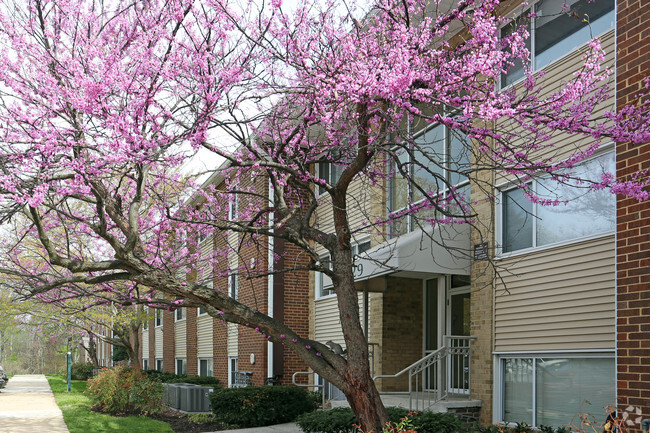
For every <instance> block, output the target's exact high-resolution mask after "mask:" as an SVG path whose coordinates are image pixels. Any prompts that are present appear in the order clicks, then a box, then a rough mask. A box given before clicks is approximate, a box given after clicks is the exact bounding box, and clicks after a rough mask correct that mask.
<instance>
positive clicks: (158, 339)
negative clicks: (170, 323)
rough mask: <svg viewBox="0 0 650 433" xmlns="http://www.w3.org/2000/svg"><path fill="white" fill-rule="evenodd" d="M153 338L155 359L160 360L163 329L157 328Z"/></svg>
mask: <svg viewBox="0 0 650 433" xmlns="http://www.w3.org/2000/svg"><path fill="white" fill-rule="evenodd" d="M154 336H155V337H156V340H155V341H154V345H155V347H156V352H155V356H156V358H161V359H162V357H163V329H162V327H158V328H156V329H155V331H154Z"/></svg>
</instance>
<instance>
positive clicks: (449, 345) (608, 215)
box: [142, 0, 650, 430]
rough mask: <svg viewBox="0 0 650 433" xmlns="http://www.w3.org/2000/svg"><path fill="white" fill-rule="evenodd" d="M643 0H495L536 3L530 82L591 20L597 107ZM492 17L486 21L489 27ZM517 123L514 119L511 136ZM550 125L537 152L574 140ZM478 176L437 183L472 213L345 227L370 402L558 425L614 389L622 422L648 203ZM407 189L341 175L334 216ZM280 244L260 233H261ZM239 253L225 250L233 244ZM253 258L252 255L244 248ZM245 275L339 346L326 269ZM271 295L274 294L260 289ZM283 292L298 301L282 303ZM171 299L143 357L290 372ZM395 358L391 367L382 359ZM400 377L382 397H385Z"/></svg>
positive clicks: (649, 222)
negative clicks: (598, 64) (601, 77)
mask: <svg viewBox="0 0 650 433" xmlns="http://www.w3.org/2000/svg"><path fill="white" fill-rule="evenodd" d="M564 3H566V4H567V5H568V6H569V7H571V8H573V9H574V10H576V11H578V12H579V14H580V16H584V14H587V15H588V16H589V21H590V25H589V26H587V25H585V23H584V22H583V21H582V20H581V19H575V16H572V15H568V14H562V13H560V12H561V11H562V6H563V4H564ZM644 3H645V2H644V1H643V0H597V1H596V2H589V1H587V0H569V1H563V0H532V1H529V2H527V3H526V5H524V6H522V5H521V4H520V2H510V3H509V8H507V9H505V10H504V13H506V14H508V15H509V16H511V17H512V18H513V19H516V18H517V17H518V16H520V15H522V14H528V13H530V11H533V12H535V13H536V14H537V17H535V18H532V19H531V20H530V21H529V22H528V24H527V25H528V26H529V32H530V34H531V55H532V59H531V61H532V65H533V67H534V69H535V70H536V71H542V70H543V71H545V76H544V78H543V80H544V83H545V91H548V92H552V91H554V90H556V89H558V88H559V87H560V86H562V83H563V82H565V81H566V80H568V79H569V78H570V77H571V76H572V74H573V73H574V72H575V71H577V70H578V69H579V68H580V66H581V60H582V55H583V53H584V51H585V49H586V44H587V43H588V41H589V40H590V38H591V36H598V37H599V38H600V40H601V43H602V46H603V47H604V49H605V51H606V52H607V57H606V60H605V64H606V65H607V66H609V67H611V68H613V69H614V70H615V71H616V73H615V74H614V75H613V76H612V77H611V83H612V86H614V87H615V88H616V94H615V95H612V97H611V99H610V100H609V101H608V102H607V103H605V104H602V106H599V107H597V110H596V115H597V114H598V113H602V112H604V111H605V110H613V109H616V108H620V107H622V106H623V105H625V104H629V103H633V102H635V94H636V93H637V92H638V91H640V90H641V87H642V80H643V79H644V78H646V77H647V76H648V71H649V70H650V43H649V42H648V40H650V38H649V36H650V34H648V29H649V28H650V10H649V9H648V8H647V6H648V5H645V4H644ZM644 6H646V7H645V8H644ZM509 28H511V27H508V26H504V29H503V33H504V34H507V32H508V31H510V30H509ZM521 73H522V71H521V69H518V68H513V69H511V70H510V72H509V73H508V74H507V75H504V76H503V77H502V82H501V83H499V85H500V86H502V87H508V86H515V87H517V86H520V85H521V84H520V78H521ZM419 137H421V139H422V140H424V141H426V140H430V141H432V142H433V141H437V142H439V143H443V145H444V149H446V150H445V151H444V152H442V153H443V154H446V155H455V158H454V160H453V161H452V160H451V158H450V160H449V164H452V163H454V164H458V163H461V164H475V163H477V162H479V161H477V160H476V158H478V157H480V156H477V155H473V156H470V155H469V154H468V155H462V154H458V152H460V150H458V151H457V150H456V149H457V148H456V147H455V146H457V145H458V143H457V141H456V139H455V138H454V136H453V135H452V134H450V133H449V131H447V130H446V129H445V128H444V127H440V126H438V127H427V128H423V129H422V131H421V134H420V135H419ZM526 139H527V137H526V136H525V134H522V136H521V140H526ZM554 139H555V140H556V142H557V146H556V147H555V153H554V157H555V158H562V156H563V155H564V156H568V155H569V154H570V153H571V152H575V151H576V150H579V149H584V148H587V147H588V146H589V145H590V144H592V141H590V140H589V139H585V138H578V139H576V137H575V136H571V135H569V134H560V135H557V136H556V137H554ZM458 149H460V147H459V148H458ZM649 153H650V146H648V145H645V146H630V145H628V144H625V143H618V144H614V143H609V144H605V145H604V146H601V149H600V150H599V151H598V152H597V153H596V154H594V155H593V157H591V158H589V159H587V160H585V161H584V162H583V163H582V164H581V165H580V167H578V168H577V170H578V171H579V172H580V173H581V175H583V176H591V175H598V174H599V173H600V172H602V171H610V172H613V171H616V172H617V175H618V176H619V177H621V178H623V177H625V176H628V175H629V174H631V173H633V172H636V171H638V170H640V169H647V168H648V166H649V165H650V162H649V161H650V158H649V157H648V155H649ZM539 156H540V157H543V156H544V155H539ZM442 163H443V165H444V164H446V162H445V161H443V162H442ZM316 169H317V170H318V172H319V177H321V178H325V179H328V180H330V181H333V180H335V178H336V176H338V175H339V173H337V167H336V166H335V165H332V164H330V163H326V162H324V163H321V164H319V165H318V167H317V168H316ZM483 175H484V176H486V179H485V180H486V181H488V182H490V183H491V184H493V185H496V189H495V190H494V191H484V190H482V189H480V188H478V187H477V186H476V185H474V184H470V183H469V182H467V181H465V180H464V179H462V177H459V178H457V179H454V178H452V177H451V176H452V174H451V171H450V174H449V176H450V178H449V182H450V183H451V184H454V185H456V187H457V188H459V189H463V190H464V191H468V192H469V193H470V194H471V198H472V200H473V201H475V202H477V203H480V204H479V205H477V206H476V210H477V211H478V213H479V218H478V220H479V222H480V223H479V224H478V227H477V228H476V229H471V230H470V228H469V227H467V226H463V225H459V226H453V227H446V226H438V227H423V226H421V225H419V224H417V222H416V221H414V220H413V219H412V218H410V217H406V218H404V219H403V220H402V221H399V222H398V223H396V224H393V225H392V226H390V227H387V228H386V229H385V231H383V232H377V231H376V230H371V229H367V230H364V229H359V230H357V231H356V232H355V235H354V244H355V246H354V248H355V251H354V252H355V254H356V255H357V258H356V261H355V274H356V277H357V280H356V281H357V289H358V291H359V293H358V300H359V311H360V315H361V321H362V325H363V327H364V331H365V334H366V337H367V341H368V344H369V349H370V353H371V368H372V370H373V375H374V376H376V377H377V378H376V383H377V385H378V387H379V389H380V391H382V392H383V393H384V394H386V395H387V402H388V404H390V402H397V403H398V404H404V401H407V402H410V403H411V404H412V403H413V402H416V403H418V404H420V403H421V404H422V406H419V407H418V408H420V409H421V408H423V407H425V408H428V407H432V405H434V406H435V407H433V408H434V409H436V410H456V411H468V412H471V413H473V414H477V415H478V416H479V418H480V420H481V421H482V422H484V423H492V422H525V423H527V424H529V425H535V426H540V425H555V426H558V425H563V424H567V423H569V422H572V421H576V420H577V418H576V416H577V415H578V414H580V413H584V412H586V413H590V414H592V415H593V416H594V417H595V420H596V421H600V420H602V419H604V417H605V416H606V415H607V413H608V412H609V411H610V410H611V409H610V408H611V407H613V406H616V405H617V406H618V407H619V408H623V409H627V408H629V407H633V409H630V410H632V412H633V415H630V416H631V417H633V418H634V424H633V425H631V426H629V427H630V429H632V430H635V429H637V430H638V429H640V421H641V419H642V418H650V400H649V399H650V390H649V389H648V383H649V381H648V378H649V377H650V376H649V374H650V370H649V369H650V367H649V366H650V357H649V356H648V353H650V352H648V350H649V349H648V345H649V344H650V334H649V333H648V331H649V330H650V324H649V323H648V322H649V319H648V317H650V295H648V293H649V292H648V291H647V290H645V289H646V288H648V287H650V276H649V275H650V266H649V263H650V262H648V256H649V255H650V252H648V251H650V248H649V247H650V243H649V242H648V239H650V238H649V236H650V235H649V234H648V227H650V205H649V204H648V203H647V202H645V203H639V202H636V201H633V200H630V199H625V198H620V197H619V198H617V197H615V196H614V195H612V194H610V193H608V192H605V191H601V192H596V191H594V192H589V193H585V191H584V190H582V189H579V188H578V189H576V188H571V187H564V188H561V189H558V187H557V185H552V183H551V182H549V181H548V178H545V177H544V176H539V177H537V178H535V179H533V180H528V181H527V182H528V183H529V185H530V188H532V189H533V190H535V191H536V192H537V194H540V195H544V193H545V192H544V191H546V192H547V193H548V194H559V195H561V196H566V199H571V202H570V203H569V204H568V205H567V206H563V207H554V208H549V207H543V206H538V205H535V204H533V203H531V202H530V201H528V200H526V199H525V198H524V196H523V194H522V192H521V189H520V188H518V186H520V185H519V184H518V183H517V182H516V180H515V179H513V178H511V177H508V176H507V175H504V174H501V173H493V172H492V173H487V172H486V173H484V174H483ZM211 181H212V182H218V180H217V179H212V180H211ZM320 193H321V192H320V191H318V194H320ZM410 194H413V192H411V191H409V186H408V182H404V181H403V180H402V179H400V178H398V177H396V178H394V179H392V180H391V181H388V183H387V184H386V185H384V187H383V188H379V187H374V186H372V185H369V184H366V183H364V181H363V179H359V180H357V181H356V182H355V183H354V184H353V185H352V189H351V190H350V196H351V197H354V198H355V203H357V204H358V206H356V207H355V208H354V209H351V213H350V220H351V226H352V227H356V228H359V227H363V226H364V222H367V221H369V220H370V219H371V218H374V217H376V216H378V215H384V214H385V212H387V211H389V212H398V211H399V210H400V209H401V208H402V207H403V206H404V205H405V203H406V201H405V199H404V197H405V196H409V195H410ZM322 200H323V202H322V203H321V206H322V208H323V211H322V212H321V213H320V214H319V216H320V217H321V218H322V219H321V220H320V221H319V227H320V228H321V229H323V230H328V229H331V227H333V221H331V219H328V218H331V217H330V216H328V215H330V214H331V213H328V212H327V206H328V204H327V200H328V198H327V197H326V195H324V194H323V196H322ZM478 228H480V230H478ZM202 242H203V243H202V244H201V248H205V249H206V254H208V253H209V251H211V250H212V249H214V248H215V245H216V241H213V240H210V239H206V240H203V241H202ZM283 248H286V247H285V245H281V244H275V245H272V246H269V248H268V249H269V250H276V251H280V250H281V249H283ZM319 253H320V254H321V256H320V260H321V262H322V263H325V262H327V260H329V258H328V255H327V253H326V251H325V250H319ZM243 257H244V258H242V257H238V258H233V260H250V257H248V258H246V257H245V255H243ZM266 263H268V261H267V259H261V261H260V262H259V265H260V266H266ZM201 272H208V271H206V270H205V269H204V270H200V271H197V273H198V274H199V276H198V277H197V278H210V276H209V272H208V274H201ZM214 281H215V286H216V287H218V289H222V288H223V290H226V288H228V290H230V291H231V293H237V290H239V295H238V296H252V294H253V291H252V290H251V291H249V292H247V291H248V290H250V289H248V288H244V287H242V286H241V282H239V284H240V285H239V286H238V287H239V288H238V289H236V288H234V289H233V286H235V287H237V282H233V280H232V279H228V281H225V280H224V281H217V279H214ZM256 284H258V285H259V286H258V289H259V290H257V291H255V293H257V294H259V293H264V292H265V290H266V293H268V296H267V297H266V298H263V300H262V301H261V302H262V304H261V307H262V308H267V309H269V311H270V309H271V304H273V314H274V315H276V317H283V318H284V320H285V321H288V322H291V321H293V322H291V323H292V326H294V329H301V330H302V331H303V332H304V333H305V335H307V334H308V335H309V336H310V338H313V339H315V340H318V341H321V342H327V341H331V342H333V343H336V344H339V345H341V346H342V347H343V349H345V347H344V346H345V345H344V339H343V335H342V331H341V326H340V320H339V315H338V308H337V302H336V295H335V294H334V293H333V290H332V283H331V281H330V280H329V279H328V277H327V276H325V275H322V274H320V273H313V272H312V273H309V274H307V273H305V274H287V275H286V276H285V277H284V280H282V279H280V278H274V279H271V278H269V277H267V278H266V279H264V278H261V279H259V280H258V281H257V282H256ZM264 288H266V289H264ZM247 293H248V294H247ZM271 298H272V299H273V301H271V300H270V299H271ZM257 299H258V301H259V298H257ZM278 299H282V300H284V307H278V306H277V303H278V302H279V301H278ZM293 303H297V304H299V305H301V306H308V308H290V307H288V306H289V305H292V304H293ZM179 311H181V310H177V311H176V312H172V313H167V312H163V313H160V319H158V318H156V319H155V320H154V321H152V322H151V323H150V326H149V329H148V332H145V334H144V336H143V341H142V347H143V354H145V357H144V361H143V362H145V364H144V365H145V366H147V365H148V366H149V367H150V368H158V369H164V370H165V371H178V372H181V371H187V372H188V373H190V374H202V375H203V374H208V375H210V374H213V375H215V376H217V377H219V378H220V379H221V380H222V382H223V383H224V384H225V383H228V384H229V385H231V386H232V385H237V380H236V379H235V378H236V377H240V376H241V374H240V373H241V372H251V373H252V374H251V376H250V377H251V379H252V383H255V384H261V383H263V379H265V378H267V377H272V376H274V375H276V374H281V375H282V376H281V377H282V379H281V380H282V382H283V383H289V381H290V380H289V377H290V375H291V373H292V372H295V371H307V368H306V367H305V366H304V365H301V364H300V363H299V362H298V361H297V360H295V359H292V358H291V355H290V354H289V353H284V352H281V348H277V347H273V346H272V345H270V344H269V343H267V342H266V341H264V339H263V338H261V337H259V336H258V335H253V334H251V333H250V331H248V330H242V329H238V327H237V326H235V325H225V324H222V323H220V321H218V320H215V319H213V318H212V317H210V316H207V315H204V314H203V313H202V312H201V311H200V310H198V311H197V310H189V309H188V310H187V311H186V312H184V313H183V312H179ZM280 315H281V316H280ZM165 330H168V331H165ZM172 330H173V331H172ZM278 349H279V350H278ZM280 352H281V354H279V353H280ZM146 363H148V364H146ZM409 366H411V367H412V368H411V370H409V369H408V368H407V367H409ZM234 372H237V374H235V373H234ZM399 372H403V374H401V375H398V376H395V374H396V373H399ZM411 373H412V374H411ZM409 375H410V377H409ZM393 376H394V377H393ZM313 383H314V384H322V385H324V386H325V389H326V392H327V394H328V396H329V397H330V398H331V399H333V400H336V399H342V396H341V395H340V393H337V390H336V389H334V388H333V387H331V386H329V384H327V383H326V382H324V381H323V380H322V379H321V378H319V377H318V376H317V375H314V378H313ZM408 392H410V396H408V395H407V396H406V400H402V401H401V403H400V400H399V399H398V397H400V396H402V397H403V396H404V393H408ZM409 397H410V399H409ZM389 398H392V400H389ZM405 404H409V403H405ZM425 405H426V406H425Z"/></svg>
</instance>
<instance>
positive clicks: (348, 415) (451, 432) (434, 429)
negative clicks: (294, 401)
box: [296, 407, 466, 433]
mask: <svg viewBox="0 0 650 433" xmlns="http://www.w3.org/2000/svg"><path fill="white" fill-rule="evenodd" d="M386 411H387V412H388V418H389V419H390V421H391V422H392V423H394V424H399V423H400V422H401V421H402V420H403V419H404V418H406V417H408V420H409V422H410V423H411V424H413V426H415V428H416V430H417V431H418V432H419V433H455V432H461V431H464V430H466V425H465V424H464V423H463V422H462V421H461V420H459V419H458V418H456V416H454V415H453V414H450V413H433V412H421V413H413V414H411V415H409V410H408V409H404V408H400V407H388V408H386ZM296 423H297V424H298V425H299V426H300V428H301V429H302V431H303V432H305V433H339V432H341V433H353V432H356V431H357V430H356V427H354V425H355V424H358V421H357V419H356V417H355V416H354V413H353V412H352V409H349V408H336V409H331V410H324V411H317V412H312V413H307V414H304V415H301V416H299V417H298V419H297V420H296Z"/></svg>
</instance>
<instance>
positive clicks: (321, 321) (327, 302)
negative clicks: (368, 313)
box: [314, 293, 363, 347]
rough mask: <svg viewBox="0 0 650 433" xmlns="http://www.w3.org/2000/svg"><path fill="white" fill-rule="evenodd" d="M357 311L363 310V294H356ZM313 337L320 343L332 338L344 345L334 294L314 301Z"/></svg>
mask: <svg viewBox="0 0 650 433" xmlns="http://www.w3.org/2000/svg"><path fill="white" fill-rule="evenodd" d="M358 302H359V312H360V314H363V313H362V310H363V294H362V293H359V295H358ZM314 315H315V333H314V336H315V339H316V341H320V342H321V343H325V342H326V341H328V340H332V341H334V342H336V343H339V344H340V345H341V346H343V347H345V342H344V338H343V331H342V329H341V319H340V318H339V308H338V305H337V298H336V296H332V297H329V298H322V299H318V300H316V301H315V308H314Z"/></svg>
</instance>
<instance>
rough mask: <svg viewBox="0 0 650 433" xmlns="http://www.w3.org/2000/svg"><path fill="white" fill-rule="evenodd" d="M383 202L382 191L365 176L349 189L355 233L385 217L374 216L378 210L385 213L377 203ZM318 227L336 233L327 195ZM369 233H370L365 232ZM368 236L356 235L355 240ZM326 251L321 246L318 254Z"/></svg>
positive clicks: (349, 204) (322, 201) (321, 199)
mask: <svg viewBox="0 0 650 433" xmlns="http://www.w3.org/2000/svg"><path fill="white" fill-rule="evenodd" d="M381 202H382V195H381V190H380V189H379V188H377V187H372V186H371V185H370V183H369V181H368V180H367V179H364V178H363V176H358V177H357V178H356V179H355V180H354V181H353V182H352V183H351V185H350V187H349V189H348V196H347V205H348V221H349V224H350V227H351V229H352V230H353V231H354V230H356V229H360V228H362V227H364V223H367V222H368V221H375V220H376V219H377V218H382V217H384V215H383V213H382V214H379V215H377V214H374V215H373V212H372V211H374V212H377V210H378V209H381V211H382V212H383V211H384V210H385V209H384V208H383V207H378V206H377V203H381ZM316 220H317V227H318V229H319V230H322V231H323V232H325V233H334V218H333V215H332V204H331V199H330V197H329V196H327V195H323V196H322V197H321V198H320V205H319V207H318V210H317V213H316ZM364 231H365V232H367V233H370V231H367V230H364ZM365 236H366V235H365V234H363V233H354V239H353V240H352V243H355V240H357V241H358V240H361V239H362V238H364V237H365ZM324 251H325V250H324V249H323V248H322V247H320V246H319V248H318V254H322V253H323V252H324Z"/></svg>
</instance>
